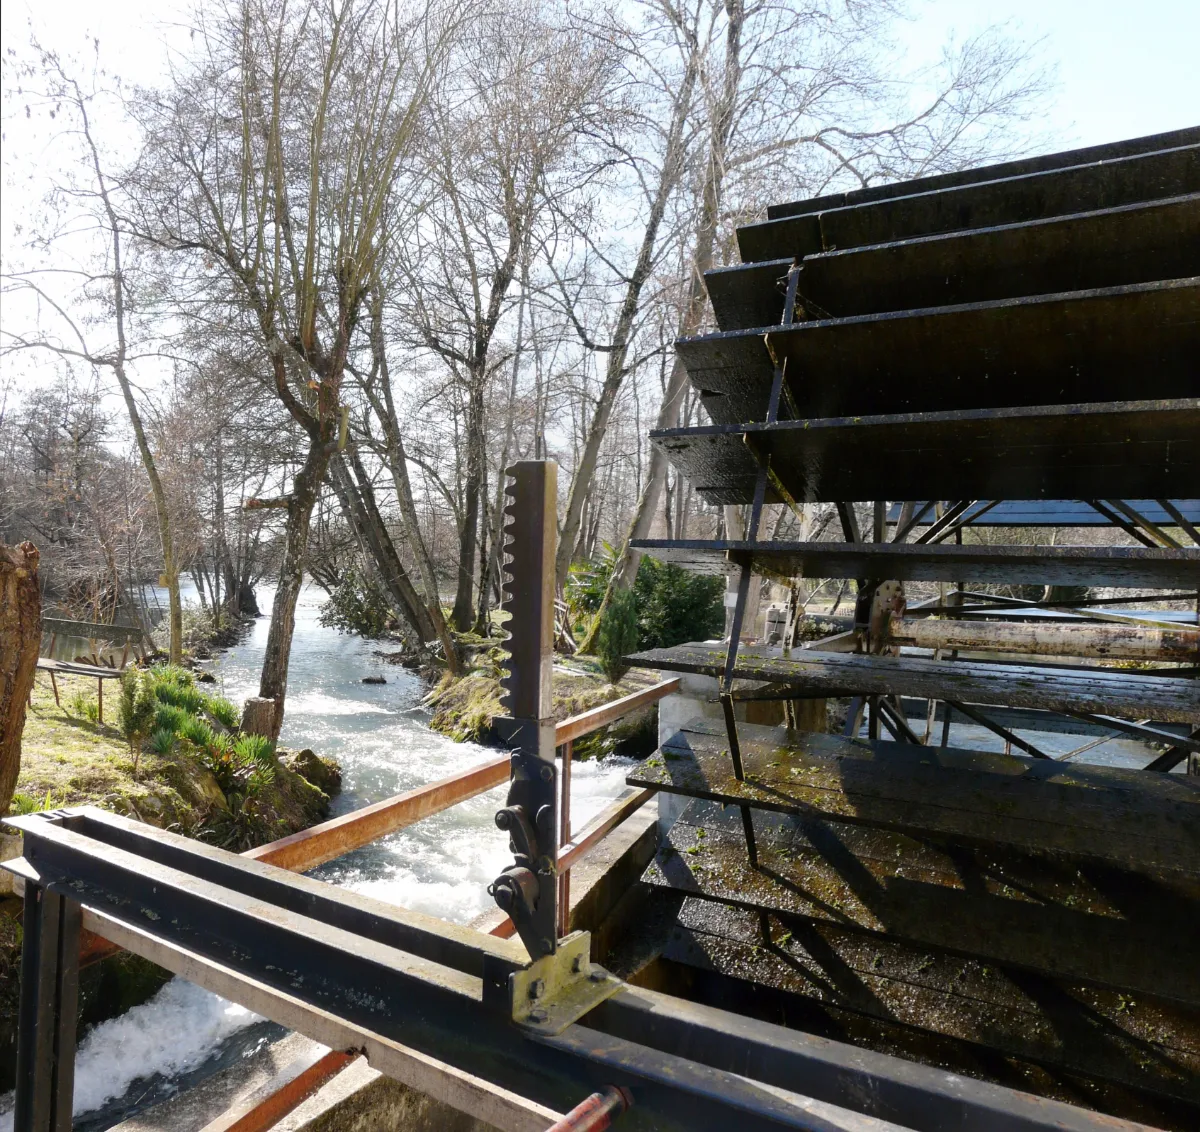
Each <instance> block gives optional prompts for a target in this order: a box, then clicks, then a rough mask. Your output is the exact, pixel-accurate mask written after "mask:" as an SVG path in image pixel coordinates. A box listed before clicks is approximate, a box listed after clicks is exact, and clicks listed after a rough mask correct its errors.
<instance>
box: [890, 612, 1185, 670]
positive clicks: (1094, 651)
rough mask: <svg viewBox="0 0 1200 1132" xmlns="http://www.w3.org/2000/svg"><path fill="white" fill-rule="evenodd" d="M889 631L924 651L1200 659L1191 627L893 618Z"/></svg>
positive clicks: (896, 641)
mask: <svg viewBox="0 0 1200 1132" xmlns="http://www.w3.org/2000/svg"><path fill="white" fill-rule="evenodd" d="M1147 616H1152V615H1151V614H1147ZM885 632H886V639H887V641H888V642H889V643H890V644H896V645H904V646H911V647H914V648H921V649H945V650H947V651H948V650H950V649H966V650H979V649H984V650H989V649H990V650H995V651H1000V652H1019V653H1029V654H1032V655H1035V656H1081V657H1083V656H1085V657H1101V658H1109V659H1123V660H1159V661H1177V662H1183V663H1189V664H1195V663H1198V662H1200V629H1192V628H1188V627H1187V626H1186V625H1181V626H1179V627H1178V628H1158V627H1152V626H1146V625H1138V624H1128V625H1120V624H1115V623H1111V622H1103V623H1099V624H1091V625H1081V624H1078V623H1070V624H1058V623H1055V622H1050V623H1045V622H1043V623H1040V624H1039V623H1037V622H1014V623H999V622H994V621H949V620H943V619H935V618H928V619H921V618H916V617H895V616H893V617H892V618H891V620H890V621H889V623H888V625H887V628H886V630H885Z"/></svg>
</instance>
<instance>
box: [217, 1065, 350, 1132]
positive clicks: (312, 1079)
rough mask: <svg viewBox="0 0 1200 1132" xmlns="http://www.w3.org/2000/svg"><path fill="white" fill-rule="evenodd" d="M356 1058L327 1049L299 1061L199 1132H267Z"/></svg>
mask: <svg viewBox="0 0 1200 1132" xmlns="http://www.w3.org/2000/svg"><path fill="white" fill-rule="evenodd" d="M357 1057H358V1055H357V1054H356V1053H355V1054H351V1053H342V1052H341V1051H339V1050H330V1051H329V1052H328V1053H326V1054H325V1055H324V1056H323V1057H320V1058H318V1059H317V1060H316V1061H309V1059H307V1058H305V1059H298V1060H297V1061H296V1062H293V1063H292V1064H290V1065H286V1066H284V1068H283V1069H282V1070H281V1071H280V1072H279V1073H278V1074H277V1075H276V1076H275V1077H274V1078H272V1080H270V1081H268V1082H267V1083H266V1085H265V1086H264V1087H263V1088H262V1089H261V1090H259V1091H257V1092H256V1093H255V1095H254V1096H252V1097H250V1098H249V1099H248V1100H246V1101H244V1102H243V1103H241V1104H237V1105H234V1106H233V1107H232V1108H230V1109H229V1110H228V1111H226V1112H223V1113H222V1114H221V1115H220V1116H218V1117H217V1118H216V1119H215V1120H210V1121H209V1122H208V1123H207V1124H206V1125H205V1126H204V1127H203V1128H201V1129H200V1132H270V1130H271V1129H272V1128H274V1127H275V1125H276V1124H278V1123H279V1122H280V1121H281V1120H282V1119H283V1118H284V1117H285V1116H287V1114H288V1113H289V1112H291V1111H292V1110H293V1109H295V1108H298V1107H299V1106H300V1105H301V1104H303V1103H304V1101H305V1100H307V1099H308V1098H309V1097H310V1096H312V1094H313V1093H315V1092H316V1091H317V1090H318V1089H319V1088H321V1087H322V1086H323V1085H325V1084H327V1083H328V1082H329V1081H331V1080H332V1079H333V1078H334V1077H336V1076H337V1075H338V1074H339V1073H340V1072H341V1071H342V1070H343V1069H346V1068H348V1067H349V1066H350V1065H351V1064H353V1063H354V1061H355V1060H357Z"/></svg>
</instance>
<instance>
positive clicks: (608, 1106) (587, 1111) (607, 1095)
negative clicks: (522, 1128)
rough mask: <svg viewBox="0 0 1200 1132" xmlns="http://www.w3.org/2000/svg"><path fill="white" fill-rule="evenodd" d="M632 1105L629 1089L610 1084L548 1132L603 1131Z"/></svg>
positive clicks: (578, 1106) (577, 1106)
mask: <svg viewBox="0 0 1200 1132" xmlns="http://www.w3.org/2000/svg"><path fill="white" fill-rule="evenodd" d="M632 1106H633V1097H632V1095H631V1094H630V1092H629V1090H628V1089H622V1088H619V1087H618V1086H616V1085H608V1086H607V1087H605V1088H604V1089H602V1090H601V1091H600V1092H598V1093H593V1094H592V1095H591V1096H590V1097H588V1098H587V1099H586V1100H585V1101H583V1102H582V1103H581V1104H577V1105H576V1106H575V1107H574V1108H573V1109H571V1111H570V1112H568V1113H567V1115H566V1116H564V1117H563V1118H562V1120H560V1121H559V1122H558V1123H557V1124H555V1125H552V1126H551V1127H550V1128H547V1129H546V1132H603V1130H604V1129H605V1128H611V1127H612V1123H613V1121H614V1120H616V1119H617V1117H619V1116H620V1115H621V1114H622V1113H623V1112H625V1111H626V1110H627V1109H629V1108H631V1107H632Z"/></svg>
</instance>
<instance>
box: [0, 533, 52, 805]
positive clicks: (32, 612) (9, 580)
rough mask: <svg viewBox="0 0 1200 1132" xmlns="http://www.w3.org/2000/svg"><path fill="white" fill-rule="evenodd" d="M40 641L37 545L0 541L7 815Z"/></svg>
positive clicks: (2, 767)
mask: <svg viewBox="0 0 1200 1132" xmlns="http://www.w3.org/2000/svg"><path fill="white" fill-rule="evenodd" d="M41 643H42V597H41V588H40V587H39V586H38V550H37V547H36V546H34V545H33V543H31V542H23V543H21V545H20V546H17V547H11V546H5V545H4V544H3V543H0V815H3V814H6V813H8V807H9V803H10V802H11V801H12V796H13V791H14V790H15V789H16V786H17V775H18V774H19V773H20V771H21V733H22V731H24V730H25V706H26V701H27V700H28V698H29V695H30V693H31V691H32V690H33V677H34V672H35V671H36V667H37V659H38V648H39V646H40V645H41Z"/></svg>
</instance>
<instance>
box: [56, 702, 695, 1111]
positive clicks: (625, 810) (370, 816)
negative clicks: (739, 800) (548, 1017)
mask: <svg viewBox="0 0 1200 1132" xmlns="http://www.w3.org/2000/svg"><path fill="white" fill-rule="evenodd" d="M678 687H679V681H678V680H677V679H674V680H664V681H663V682H662V683H659V684H655V685H654V686H653V687H651V688H646V689H644V690H643V691H641V692H635V693H633V694H632V695H629V696H623V697H622V698H621V699H619V700H614V701H613V702H612V703H607V704H603V705H602V706H600V707H598V708H593V709H592V710H591V711H586V712H583V713H581V714H580V715H576V716H572V717H571V718H570V719H565V720H563V722H562V723H559V724H557V725H556V727H555V729H554V739H555V745H556V746H557V747H558V748H559V751H560V753H561V757H562V772H561V775H560V782H561V790H562V794H561V799H560V809H561V812H562V823H561V830H562V844H561V845H560V846H559V851H558V869H559V927H560V934H563V935H565V934H566V932H567V929H568V927H569V924H570V892H571V890H570V874H571V868H572V867H573V866H574V865H577V864H579V862H580V861H582V860H584V859H585V858H586V857H587V856H588V854H589V853H591V852H592V851H593V850H594V849H595V848H596V846H597V845H599V844H600V843H601V842H602V841H603V840H604V838H605V837H607V836H608V835H609V834H610V833H611V832H612V831H613V830H614V829H616V828H617V827H618V826H620V825H621V824H622V823H623V822H625V821H627V820H628V819H629V817H631V816H632V815H633V814H634V813H636V812H637V811H638V810H639V809H641V807H642V806H644V805H645V804H646V803H647V802H648V801H649V800H650V799H651V798H652V797H653V796H654V793H655V792H654V791H653V790H636V791H633V792H631V793H628V794H625V795H624V796H622V797H620V798H618V799H616V801H614V802H612V803H610V804H609V805H608V806H606V807H605V808H604V809H603V810H601V811H600V813H598V814H597V815H596V816H595V817H594V818H592V820H591V821H590V822H588V823H587V825H585V826H584V827H583V829H581V830H580V831H579V832H578V834H576V835H575V836H574V837H572V834H571V821H570V806H571V793H570V791H571V757H572V746H573V743H574V741H575V740H576V739H580V738H582V737H583V736H584V735H590V734H592V733H593V732H596V731H599V730H600V729H601V728H602V727H607V726H609V725H610V724H612V723H615V722H616V721H617V720H619V719H622V718H623V717H625V716H627V715H630V714H631V713H633V712H635V711H639V710H640V709H642V708H644V707H648V706H649V705H650V704H654V703H657V702H658V701H659V700H661V699H662V698H663V697H664V696H668V695H670V694H671V693H672V692H674V691H676V690H677V689H678ZM508 774H509V758H508V756H507V755H503V756H500V757H498V758H495V759H491V760H489V761H488V762H486V763H482V764H481V765H479V766H474V767H471V768H470V769H468V770H464V771H462V772H460V773H459V774H454V775H451V776H450V777H449V778H443V779H440V780H439V781H437V782H431V783H429V784H428V785H427V786H419V787H417V788H416V789H415V790H409V791H407V792H406V793H404V794H397V795H396V796H395V797H393V798H387V799H385V800H384V801H382V802H376V803H374V804H373V805H370V806H364V807H363V808H362V809H359V810H355V811H353V812H352V813H349V814H343V815H342V816H341V817H337V818H332V819H331V820H330V821H327V822H322V823H321V824H320V825H315V826H312V827H311V828H309V829H305V830H301V831H300V832H299V833H293V834H291V835H290V836H288V837H283V838H280V839H279V840H278V841H272V842H270V843H269V844H267V845H260V846H259V847H258V848H257V849H250V850H248V851H247V852H246V853H244V854H243V856H245V857H249V858H250V859H252V860H256V861H263V862H265V863H267V864H271V865H276V866H278V867H279V868H283V869H288V870H289V871H291V872H306V871H308V870H309V869H313V868H316V867H317V866H318V865H322V864H324V863H325V862H327V861H332V860H336V859H337V858H338V857H342V856H344V855H345V854H347V853H350V852H352V851H353V850H355V849H360V848H362V847H363V846H364V845H369V844H370V843H371V842H373V841H377V840H378V839H379V838H381V837H385V836H387V835H388V834H389V833H395V832H397V831H398V830H401V829H404V828H405V827H407V826H410V825H413V824H414V823H416V822H418V821H420V820H421V819H422V818H427V817H431V816H432V815H433V814H438V813H441V812H442V811H443V810H448V809H449V808H450V807H451V806H456V805H458V803H459V802H465V801H466V800H467V799H468V798H473V797H475V796H476V795H477V794H482V793H484V792H485V791H487V790H491V789H494V788H495V787H497V786H500V785H501V784H503V783H504V782H506V781H507V780H508ZM515 930H516V929H515V928H514V927H513V922H512V920H511V919H508V918H507V917H506V918H505V919H504V920H503V921H502V922H501V923H499V924H497V925H496V926H495V927H494V928H492V929H491V932H490V934H491V935H494V936H500V937H503V938H506V939H507V938H509V937H511V936H512V935H513V934H514V932H515ZM83 935H84V938H83V940H82V942H81V947H80V963H81V964H85V963H92V962H95V961H97V960H99V959H103V958H105V957H107V956H108V955H112V954H115V953H116V952H118V951H120V950H121V949H120V948H119V947H118V946H116V945H115V944H113V943H110V942H109V941H108V940H106V939H104V938H102V937H101V936H98V935H94V934H93V933H91V932H86V931H85V932H84V933H83ZM355 1060H356V1055H355V1054H353V1053H343V1052H340V1051H336V1050H335V1051H331V1052H330V1053H328V1054H326V1055H325V1056H324V1057H322V1058H321V1059H319V1060H318V1061H317V1062H316V1063H315V1064H314V1065H312V1066H311V1067H309V1068H306V1069H305V1070H304V1071H303V1072H300V1073H293V1072H292V1071H291V1070H290V1069H289V1070H285V1071H284V1072H283V1073H282V1074H281V1075H280V1076H279V1077H277V1078H276V1079H275V1080H274V1081H271V1082H269V1083H268V1084H267V1086H265V1087H264V1088H263V1089H262V1090H260V1091H259V1092H258V1093H257V1094H256V1095H255V1097H254V1098H252V1099H251V1100H250V1101H249V1102H247V1103H244V1104H242V1105H239V1106H234V1108H231V1109H230V1110H229V1111H228V1112H226V1113H224V1114H223V1115H222V1116H221V1117H219V1118H218V1119H217V1120H215V1121H213V1122H212V1123H211V1124H209V1125H207V1126H206V1127H205V1128H204V1129H203V1130H202V1132H267V1130H268V1129H269V1128H270V1127H272V1126H273V1125H274V1124H275V1123H276V1122H278V1121H279V1120H280V1119H281V1118H282V1117H283V1116H284V1115H286V1114H287V1113H288V1112H290V1111H292V1110H293V1109H294V1108H296V1107H297V1106H298V1105H299V1104H300V1103H301V1102H302V1101H303V1100H304V1099H305V1097H307V1096H309V1095H311V1094H312V1093H313V1092H314V1091H315V1090H316V1089H318V1088H320V1087H321V1085H323V1084H324V1083H325V1082H327V1081H328V1080H330V1079H331V1078H332V1077H333V1076H335V1075H336V1074H338V1073H340V1072H341V1071H342V1070H343V1069H345V1068H346V1067H347V1066H349V1065H351V1064H352V1063H353V1062H354V1061H355Z"/></svg>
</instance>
